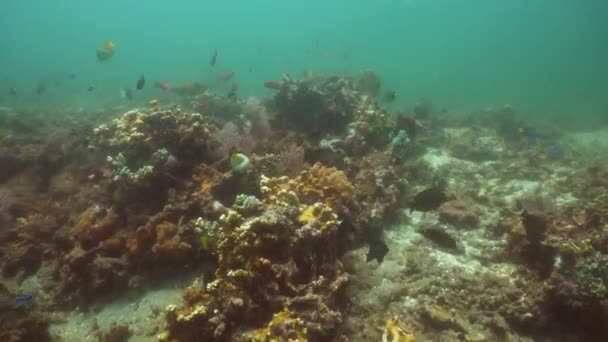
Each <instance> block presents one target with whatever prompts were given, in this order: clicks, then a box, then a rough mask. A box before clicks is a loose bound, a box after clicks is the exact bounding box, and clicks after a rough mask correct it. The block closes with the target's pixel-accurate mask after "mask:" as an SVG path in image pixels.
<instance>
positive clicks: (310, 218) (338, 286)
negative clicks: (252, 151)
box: [163, 164, 357, 341]
mask: <svg viewBox="0 0 608 342" xmlns="http://www.w3.org/2000/svg"><path fill="white" fill-rule="evenodd" d="M260 188H261V193H262V195H263V198H262V200H258V199H257V198H255V197H252V196H245V195H239V196H237V200H236V202H235V204H234V205H233V207H232V208H230V209H229V210H228V211H227V212H226V213H225V214H223V215H222V217H220V220H219V222H211V221H206V220H203V221H199V222H200V223H199V227H200V228H201V230H202V234H205V235H206V236H207V237H210V239H209V240H211V241H214V243H213V247H212V249H213V250H214V253H216V254H217V255H218V267H217V270H216V272H215V280H213V281H212V282H210V283H208V284H206V285H205V288H204V289H201V290H199V291H202V293H201V295H199V296H198V299H199V300H198V301H196V303H192V300H190V303H189V305H188V306H186V307H183V308H174V309H172V310H170V311H169V313H168V318H167V321H168V330H167V332H166V333H165V334H164V335H163V339H164V340H167V341H170V340H180V341H182V340H183V341H186V340H189V339H192V338H202V339H226V338H228V336H232V337H230V339H239V338H240V337H237V336H236V335H234V334H237V335H238V330H237V331H235V324H237V322H238V324H239V325H244V326H250V327H252V328H256V329H261V330H258V331H256V332H255V333H254V335H255V338H254V340H260V341H267V340H273V336H275V338H279V337H280V338H290V337H293V336H295V337H296V338H299V337H298V336H300V337H302V336H310V338H313V339H314V338H321V337H325V338H327V337H329V336H332V335H333V334H335V331H336V330H337V328H338V326H339V324H340V322H341V314H340V303H341V302H342V301H343V300H344V298H343V297H342V294H343V291H344V287H345V286H346V284H347V281H348V276H347V275H346V273H345V272H344V270H343V269H342V266H341V263H340V261H339V258H340V255H341V254H342V253H343V252H344V251H345V249H346V248H348V244H347V243H346V242H344V238H345V237H348V235H349V234H352V233H353V231H354V227H353V223H354V220H355V218H354V217H353V216H352V215H353V214H354V211H353V209H356V207H357V204H356V202H355V201H354V197H353V196H354V194H353V191H354V188H353V186H352V184H351V183H350V182H349V181H348V179H347V178H346V176H345V175H344V173H342V172H340V171H338V170H336V169H334V168H327V167H324V166H322V165H321V164H315V165H314V166H312V167H311V168H309V169H307V170H304V171H302V172H301V173H300V175H298V176H297V177H295V178H294V179H292V180H290V179H289V178H287V177H280V178H267V177H264V176H262V178H261V180H260ZM319 245H324V246H325V248H324V249H323V250H316V249H313V248H311V247H312V246H319ZM198 286H200V285H198ZM191 291H193V290H191ZM273 315H274V316H273ZM264 327H265V328H264Z"/></svg>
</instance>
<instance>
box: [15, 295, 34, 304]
mask: <svg viewBox="0 0 608 342" xmlns="http://www.w3.org/2000/svg"><path fill="white" fill-rule="evenodd" d="M33 297H34V295H32V294H31V293H30V294H28V295H25V296H22V297H17V304H21V303H25V302H27V301H28V300H30V299H32V298H33Z"/></svg>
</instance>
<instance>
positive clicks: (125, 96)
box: [120, 88, 133, 101]
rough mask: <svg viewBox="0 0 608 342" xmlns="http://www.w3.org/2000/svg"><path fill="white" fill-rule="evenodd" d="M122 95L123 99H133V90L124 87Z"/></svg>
mask: <svg viewBox="0 0 608 342" xmlns="http://www.w3.org/2000/svg"><path fill="white" fill-rule="evenodd" d="M120 97H122V98H123V99H127V100H129V101H130V100H133V91H132V90H131V89H129V88H123V89H122V90H121V91H120Z"/></svg>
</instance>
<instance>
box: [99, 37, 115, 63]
mask: <svg viewBox="0 0 608 342" xmlns="http://www.w3.org/2000/svg"><path fill="white" fill-rule="evenodd" d="M115 52H116V46H115V45H114V42H113V41H111V40H106V41H105V42H103V44H101V46H100V47H98V48H97V59H98V60H99V61H101V62H103V61H107V60H108V59H110V58H112V56H114V53H115Z"/></svg>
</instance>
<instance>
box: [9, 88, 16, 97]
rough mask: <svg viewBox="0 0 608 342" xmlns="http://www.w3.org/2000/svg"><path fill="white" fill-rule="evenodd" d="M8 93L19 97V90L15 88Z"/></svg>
mask: <svg viewBox="0 0 608 342" xmlns="http://www.w3.org/2000/svg"><path fill="white" fill-rule="evenodd" d="M8 93H9V94H10V95H13V96H17V88H15V87H12V88H9V90H8Z"/></svg>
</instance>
